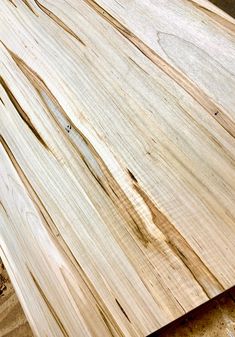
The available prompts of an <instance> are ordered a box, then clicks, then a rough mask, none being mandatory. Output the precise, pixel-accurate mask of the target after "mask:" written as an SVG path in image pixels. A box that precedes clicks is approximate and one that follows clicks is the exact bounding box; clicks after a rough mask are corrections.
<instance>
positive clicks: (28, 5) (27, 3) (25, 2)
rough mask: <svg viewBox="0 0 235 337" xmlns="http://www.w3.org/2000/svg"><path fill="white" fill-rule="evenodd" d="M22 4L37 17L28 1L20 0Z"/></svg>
mask: <svg viewBox="0 0 235 337" xmlns="http://www.w3.org/2000/svg"><path fill="white" fill-rule="evenodd" d="M22 1H23V3H24V4H25V5H26V6H27V7H28V9H29V10H30V11H31V12H32V13H33V14H34V15H36V16H37V17H38V16H39V15H38V14H37V13H36V12H35V11H34V9H33V7H32V6H31V5H30V3H29V2H28V0H22Z"/></svg>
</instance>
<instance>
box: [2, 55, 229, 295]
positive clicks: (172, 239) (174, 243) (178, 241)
mask: <svg viewBox="0 0 235 337" xmlns="http://www.w3.org/2000/svg"><path fill="white" fill-rule="evenodd" d="M8 51H9V49H8ZM9 52H10V54H11V56H12V58H13V59H14V61H15V62H16V64H17V65H18V67H19V68H20V69H21V70H22V71H23V73H24V74H25V76H26V77H27V78H28V79H29V81H30V82H31V83H32V85H33V86H34V87H36V88H38V89H39V88H40V89H43V90H44V91H45V92H46V93H47V94H48V96H49V97H50V98H51V99H52V101H53V103H54V104H55V105H56V106H57V108H58V109H59V110H60V111H61V113H63V115H64V116H65V117H66V118H67V119H68V120H69V123H70V124H71V126H72V127H73V129H74V130H76V131H77V132H78V133H79V135H80V136H81V137H82V138H83V140H84V141H85V143H86V144H87V146H88V147H89V149H90V151H91V152H92V153H93V155H94V158H95V159H96V162H97V164H98V165H99V167H100V169H101V170H102V172H103V174H104V178H102V180H101V179H100V178H98V177H97V176H96V173H95V172H93V169H92V168H91V167H90V165H89V163H88V162H86V159H85V157H84V156H83V154H82V153H81V152H80V151H79V149H78V148H77V146H76V144H74V143H73V141H72V140H71V139H70V138H68V139H69V141H70V142H71V144H72V145H73V147H74V149H75V150H76V151H77V153H78V155H79V156H80V157H81V158H82V159H83V161H84V163H85V164H86V166H87V167H88V169H89V171H90V173H91V174H92V175H93V177H94V178H95V179H96V181H98V183H99V185H101V187H102V189H103V190H104V191H105V192H106V194H107V195H108V196H109V197H110V198H111V200H112V201H113V204H114V205H115V207H116V206H117V207H118V208H119V210H120V211H121V214H122V216H123V217H124V218H125V220H126V221H127V223H128V224H129V225H130V227H131V228H132V230H133V231H134V233H135V234H136V236H137V237H138V238H139V240H140V241H141V242H142V244H143V245H144V246H145V247H147V246H148V245H149V244H153V245H154V247H155V248H156V249H159V247H158V244H157V243H156V242H155V241H156V239H155V238H154V237H152V234H151V233H149V231H148V229H147V228H146V224H145V223H144V221H143V220H142V219H141V218H140V216H139V214H138V213H137V211H136V209H135V207H134V205H133V204H132V202H131V201H130V200H129V198H128V196H127V195H126V194H125V192H124V191H123V190H122V188H121V186H120V185H119V184H118V183H117V181H116V179H115V178H114V177H113V175H112V174H111V172H110V171H109V169H108V167H107V166H106V164H105V163H104V161H103V160H102V158H101V157H100V155H99V154H98V153H97V151H96V150H95V148H94V147H93V145H92V144H91V143H90V142H89V140H88V139H87V138H86V137H85V136H84V135H83V134H82V133H81V132H80V130H79V129H77V127H76V126H75V125H74V124H73V122H72V121H71V120H70V118H69V117H68V116H67V114H66V112H65V111H64V110H63V108H62V107H61V106H60V104H59V102H58V101H57V99H56V97H55V96H54V95H53V94H52V92H51V91H50V90H49V88H48V87H47V86H46V84H45V83H44V81H43V80H42V79H41V78H40V77H39V75H38V74H36V73H35V72H34V71H33V70H32V69H31V68H29V67H28V66H27V65H26V64H25V62H24V61H23V60H21V59H20V58H19V57H18V56H16V55H15V54H14V53H12V52H11V51H9ZM51 113H52V112H51ZM52 114H53V113H52ZM55 120H56V119H55ZM57 124H58V125H59V126H60V124H59V123H58V122H57ZM60 127H61V126H60ZM62 130H63V129H62ZM63 132H64V133H65V134H66V135H67V133H66V132H65V130H63ZM67 136H68V135H67ZM127 174H128V175H129V177H130V179H131V180H132V182H133V188H134V189H135V190H136V191H137V192H138V194H139V195H140V196H141V198H142V199H143V201H144V202H145V203H146V205H147V206H148V208H149V210H150V212H151V214H152V217H153V222H154V223H155V224H156V226H157V227H158V228H159V229H160V230H161V232H162V233H163V234H164V236H165V237H166V238H167V244H168V245H169V247H170V248H171V250H172V251H173V253H174V254H176V255H177V256H178V258H180V260H181V261H182V262H183V263H184V265H185V266H186V268H187V269H188V270H189V271H190V272H191V274H192V276H193V277H194V278H195V280H196V281H197V282H198V283H199V284H200V286H201V288H202V289H203V290H204V292H205V294H206V295H207V296H208V297H210V296H209V295H208V291H207V290H206V289H205V286H204V278H205V276H206V278H207V279H210V282H211V284H213V285H216V288H217V289H220V291H223V290H224V288H223V286H222V285H221V284H220V282H219V281H218V280H217V279H216V277H215V276H214V275H213V274H212V273H211V272H210V271H209V269H208V268H207V267H206V266H205V265H204V263H203V262H202V260H201V259H200V258H199V256H198V255H197V254H196V253H195V252H194V251H193V250H192V248H191V247H190V246H189V244H188V243H187V241H186V240H185V239H184V238H183V237H182V236H181V234H180V233H179V232H178V231H177V229H176V228H175V227H174V225H173V224H171V223H170V221H169V220H168V219H167V218H166V217H165V216H164V215H163V214H162V213H161V212H160V211H159V210H158V209H157V208H156V206H155V205H154V203H153V202H152V201H151V200H150V198H149V197H148V196H147V195H146V194H145V192H144V191H143V190H142V189H141V188H140V186H139V184H138V181H137V179H136V178H135V176H134V175H133V173H132V172H131V171H130V170H129V169H127ZM40 205H41V206H42V207H43V205H42V203H40ZM41 206H40V208H41ZM41 212H42V211H41ZM44 214H45V212H44ZM47 219H48V216H47ZM51 221H52V220H51ZM51 227H52V228H53V227H56V226H55V225H53V226H51ZM182 248H183V250H184V253H183V252H182ZM67 249H69V248H68V247H67Z"/></svg>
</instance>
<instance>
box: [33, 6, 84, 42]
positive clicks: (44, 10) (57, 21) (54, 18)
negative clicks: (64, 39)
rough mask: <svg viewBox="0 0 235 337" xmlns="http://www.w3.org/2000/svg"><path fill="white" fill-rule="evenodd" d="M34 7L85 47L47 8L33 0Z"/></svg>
mask: <svg viewBox="0 0 235 337" xmlns="http://www.w3.org/2000/svg"><path fill="white" fill-rule="evenodd" d="M34 1H35V3H36V5H37V6H38V7H39V8H40V9H41V10H42V11H43V12H44V13H45V14H46V15H47V16H49V18H51V19H52V20H53V21H55V22H56V23H57V25H59V26H60V27H61V28H62V29H64V30H65V31H66V32H67V33H68V34H70V35H71V36H73V37H74V38H75V39H76V40H77V41H79V42H80V43H81V44H82V45H83V46H86V44H85V43H84V42H83V41H82V40H81V39H80V37H78V36H77V34H75V33H74V32H73V31H72V29H70V28H69V27H68V26H67V25H66V24H65V23H64V22H63V21H62V20H61V19H60V18H58V16H56V15H55V14H54V13H53V12H51V11H50V10H49V9H48V8H46V7H45V6H43V5H42V4H41V3H40V2H39V1H38V0H34Z"/></svg>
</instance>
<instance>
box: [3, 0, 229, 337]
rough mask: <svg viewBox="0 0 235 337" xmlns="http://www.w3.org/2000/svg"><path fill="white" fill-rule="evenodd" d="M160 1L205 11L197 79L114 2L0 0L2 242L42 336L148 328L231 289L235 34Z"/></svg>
mask: <svg viewBox="0 0 235 337" xmlns="http://www.w3.org/2000/svg"><path fill="white" fill-rule="evenodd" d="M198 2H199V1H198ZM198 2H197V5H198ZM148 4H149V7H148V8H146V11H145V9H144V8H142V7H141V6H145V5H146V6H147V5H148ZM164 4H166V6H163V5H162V2H161V1H158V2H157V5H158V6H156V8H157V9H156V12H158V11H160V12H163V10H165V11H166V13H170V15H173V14H174V15H176V18H175V17H174V16H172V20H173V22H174V24H176V22H179V23H182V25H183V24H184V23H185V22H184V19H183V18H185V20H186V19H187V20H195V22H196V23H198V25H199V22H201V21H200V18H201V16H203V18H204V19H205V20H207V21H206V22H207V26H208V28H203V29H204V30H203V32H205V41H207V39H209V38H211V39H212V36H213V39H214V40H213V43H212V42H211V44H212V46H213V48H212V50H211V53H212V54H211V56H210V57H209V56H208V57H207V58H204V59H203V61H201V60H202V58H201V57H200V55H201V54H200V53H201V52H199V53H198V52H196V53H194V51H195V49H194V47H192V48H191V47H190V50H187V48H186V45H185V44H183V45H182V49H180V50H182V52H183V50H185V51H186V52H187V53H189V54H190V55H191V57H192V59H193V60H194V59H195V60H197V61H198V62H199V63H200V62H203V64H201V65H197V66H199V67H201V68H200V69H202V73H203V76H202V77H200V81H199V80H198V78H193V77H192V74H191V72H190V71H191V70H190V69H191V68H190V67H189V70H190V71H188V70H187V69H186V68H185V69H183V70H179V69H178V68H179V67H178V66H177V67H175V66H174V65H172V64H171V62H168V61H169V60H168V61H167V60H166V59H165V58H164V57H163V55H161V52H160V51H159V50H158V49H154V48H152V47H151V46H149V44H148V43H149V42H148V41H147V40H146V41H145V38H146V37H148V34H147V33H146V30H145V29H144V27H143V26H142V21H141V18H140V16H138V15H139V14H138V15H137V14H136V20H137V22H139V25H137V26H136V27H138V29H139V30H138V31H135V29H136V27H134V26H132V23H131V22H132V21H131V20H129V18H130V15H129V12H128V11H126V16H125V20H127V22H128V25H129V26H127V27H126V26H125V25H124V23H125V24H126V22H124V23H123V22H122V21H121V20H120V21H119V17H117V18H115V15H116V14H115V15H114V13H113V10H114V9H115V8H116V5H114V4H113V1H111V0H110V1H108V0H107V1H106V4H105V6H106V7H107V8H105V9H102V7H101V5H102V6H103V5H104V4H101V3H95V2H94V1H90V0H86V1H79V2H78V1H75V0H69V1H63V0H60V1H58V2H56V3H54V2H52V1H43V0H41V1H38V0H36V1H29V0H28V1H20V0H15V1H11V2H10V1H8V0H2V4H1V8H0V12H1V14H2V15H1V16H0V41H1V42H0V60H1V61H0V76H1V77H0V84H1V86H0V97H1V100H0V119H1V124H0V133H1V162H0V168H1V171H0V174H1V180H0V191H1V192H0V193H1V194H0V196H1V213H0V216H1V222H0V225H1V228H0V234H1V236H0V240H1V241H0V245H1V254H2V259H3V261H4V263H5V265H6V267H7V269H8V271H9V274H10V277H11V278H12V280H13V284H14V286H15V288H16V291H17V294H18V296H19V298H20V301H21V303H22V305H23V308H24V310H25V312H26V315H27V317H28V319H29V322H30V324H31V326H32V329H33V331H34V333H35V334H36V335H38V336H45V335H46V336H47V337H49V336H77V335H79V336H131V337H135V336H146V335H147V334H149V333H151V332H153V331H155V330H157V329H158V328H160V327H162V326H164V325H165V324H167V323H169V322H170V321H173V320H174V319H176V318H177V317H179V316H181V315H182V314H184V313H186V312H188V311H190V310H191V309H193V308H195V307H197V306H198V305H199V304H201V303H203V302H205V301H207V300H208V299H209V298H212V297H213V296H215V295H217V294H219V293H221V292H223V291H224V289H228V288H229V287H231V286H233V285H234V281H235V268H234V267H235V261H234V258H233V256H234V250H235V248H234V247H235V246H234V242H235V230H234V224H235V221H234V217H235V211H234V199H235V193H234V185H235V171H234V152H235V147H234V137H233V136H234V133H235V131H234V130H235V129H234V113H235V111H234V105H233V98H234V96H233V95H232V94H231V92H232V90H233V85H234V78H233V74H232V66H233V65H232V64H230V62H229V61H231V60H233V57H234V54H233V53H232V52H231V53H230V54H229V51H235V47H234V38H233V35H232V34H228V32H227V29H230V28H228V26H226V27H225V28H223V27H222V28H221V24H219V23H218V20H217V21H215V20H214V21H213V20H212V19H211V17H210V16H208V15H206V14H204V12H203V13H201V12H200V11H199V10H198V7H197V6H195V5H192V4H191V3H190V4H188V2H186V3H185V4H183V2H182V1H180V0H179V1H178V2H177V1H174V2H168V1H167V2H166V3H165V2H164ZM108 5H109V6H110V7H111V8H109V6H108ZM167 6H169V10H168V7H167ZM208 6H209V5H208ZM163 7H164V8H165V9H164V8H163ZM118 8H119V7H118ZM189 8H190V9H189ZM134 9H135V10H137V11H138V10H139V11H140V12H141V11H142V12H143V13H146V15H147V14H148V13H150V12H149V11H150V10H151V3H150V2H147V1H146V2H145V3H143V4H142V5H141V4H140V2H136V6H134ZM115 13H116V12H115ZM120 13H121V14H122V13H124V12H123V11H122V10H121V11H120ZM120 13H119V14H118V16H119V15H121V14H120ZM152 13H154V15H155V10H153V11H152ZM177 15H180V17H178V16H177ZM216 15H219V14H218V13H216ZM224 15H225V14H224ZM180 18H181V19H182V21H181V20H180ZM223 19H224V20H227V18H226V17H223ZM177 20H178V21H177ZM231 20H232V19H231ZM231 20H230V21H229V20H228V21H229V27H230V26H231V25H232V24H233V23H232V21H231ZM146 22H148V29H147V28H146V29H147V31H148V32H149V33H150V35H151V34H152V32H153V29H156V30H157V29H158V26H154V27H152V28H151V25H150V23H151V22H150V21H149V20H147V21H146ZM156 22H159V21H157V20H156ZM164 22H165V24H166V25H167V20H165V21H164ZM226 22H227V21H226ZM200 24H201V23H200ZM168 26H169V23H168ZM168 26H167V27H168ZM203 27H204V26H203ZM173 28H174V31H175V34H176V35H177V34H179V35H180V33H179V27H178V28H177V27H176V26H175V27H173ZM169 29H170V28H169ZM191 30H192V31H191ZM139 31H142V32H144V33H143V35H140V33H139ZM214 31H215V32H216V33H215V35H214ZM169 34H170V33H169ZM190 34H191V37H192V39H195V40H197V41H198V40H199V37H200V34H199V33H198V30H197V27H196V26H195V27H192V28H191V29H190ZM198 34H199V35H198ZM214 36H215V38H214ZM15 37H17V38H15ZM216 39H218V40H219V39H222V40H221V41H223V52H222V53H221V54H222V56H221V55H220V56H219V57H218V58H217V61H216V62H219V63H220V64H222V65H223V69H224V70H223V71H222V70H221V69H222V67H221V66H219V68H218V67H217V66H215V64H217V63H216V62H215V61H214V58H213V57H214V54H215V52H216V47H215V45H216V44H217V42H216V41H217V40H216ZM150 40H151V41H152V40H153V39H150ZM176 40H177V38H176ZM176 40H175V38H173V40H170V41H169V40H167V43H168V42H169V46H170V49H169V53H172V49H171V48H173V47H174V48H176V49H177V50H178V42H175V41H176ZM177 41H178V40H177ZM180 43H181V42H180ZM190 43H193V42H190ZM200 43H201V42H200ZM171 45H172V47H171ZM204 48H205V50H206V48H208V46H205V47H204ZM205 52H206V51H205ZM213 53H214V54H213ZM183 58H184V56H183V55H182V54H180V55H178V54H176V55H175V56H174V59H175V61H176V62H180V60H181V59H183ZM186 59H187V58H186ZM177 60H178V61H177ZM186 64H187V62H185V63H184V65H186ZM195 69H196V68H195ZM195 69H194V70H195ZM205 69H207V70H206V71H205ZM208 69H213V71H214V73H215V74H216V75H215V76H218V78H216V81H215V78H213V77H211V76H209V77H208V76H207V78H206V74H208V71H209V70H208ZM196 73H197V74H198V72H197V71H195V74H196ZM225 73H226V74H227V75H226V76H225ZM205 81H207V82H208V83H209V84H208V85H207V84H206V82H205ZM221 82H223V84H224V89H223V91H222V88H220V85H221V84H220V83H221ZM216 83H218V86H216V90H217V91H214V90H212V87H213V86H215V85H216ZM228 88H230V89H231V90H230V89H228ZM212 91H213V93H214V94H213V95H214V96H212V95H211V94H210V93H209V92H212ZM19 270H21V271H23V273H22V272H21V273H20V274H19ZM55 285H56V286H55ZM29 294H30V296H29ZM42 322H43V324H42Z"/></svg>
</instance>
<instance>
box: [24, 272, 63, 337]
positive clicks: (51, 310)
mask: <svg viewBox="0 0 235 337" xmlns="http://www.w3.org/2000/svg"><path fill="white" fill-rule="evenodd" d="M26 267H27V269H28V271H29V273H30V275H31V277H32V279H33V282H34V284H35V286H36V288H37V289H38V291H39V293H40V295H41V296H42V298H43V300H44V302H45V303H46V305H47V307H48V309H49V311H50V313H51V314H52V316H53V317H54V319H55V321H56V322H57V323H58V325H59V327H60V330H61V332H62V333H63V335H64V336H65V337H69V334H68V332H67V331H66V329H65V327H64V325H63V323H62V322H61V320H60V318H59V316H58V315H57V313H56V311H55V310H54V308H53V306H52V305H51V303H50V302H49V300H48V299H47V297H46V295H45V294H44V292H43V290H42V288H41V287H40V285H39V283H38V281H37V280H36V278H35V276H34V275H33V273H32V272H31V270H30V269H29V267H28V266H27V265H26Z"/></svg>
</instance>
